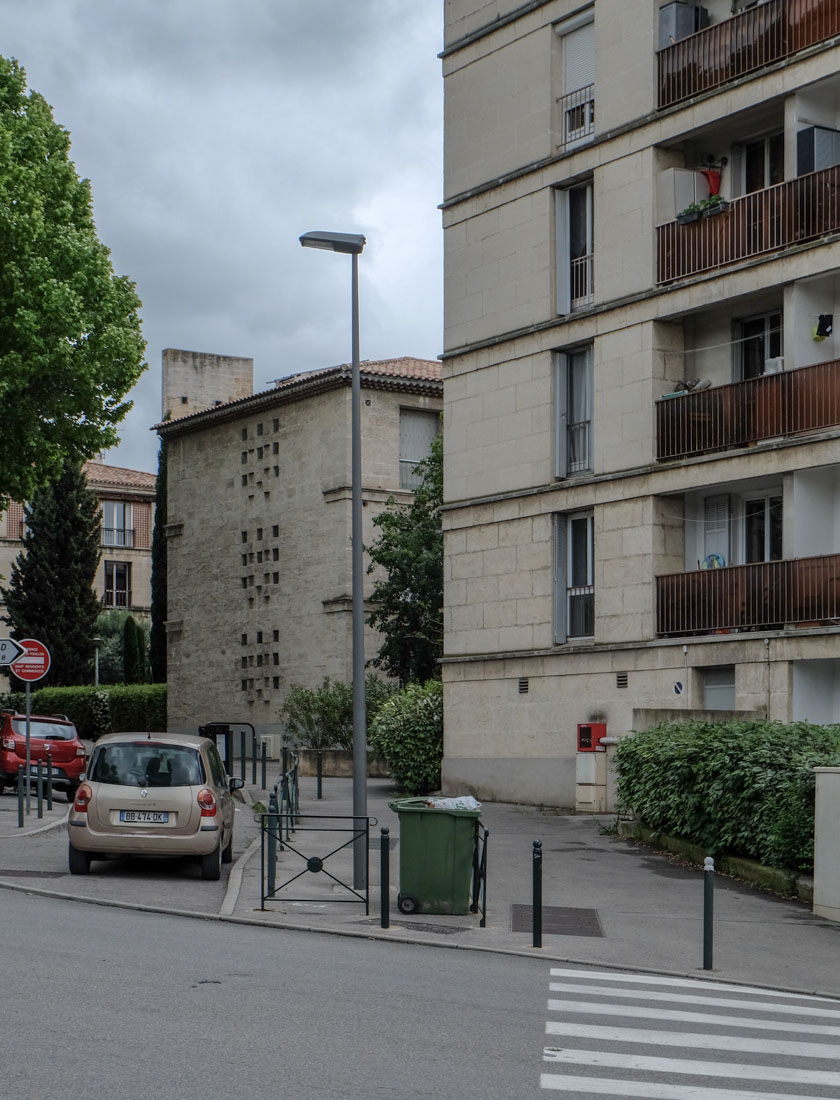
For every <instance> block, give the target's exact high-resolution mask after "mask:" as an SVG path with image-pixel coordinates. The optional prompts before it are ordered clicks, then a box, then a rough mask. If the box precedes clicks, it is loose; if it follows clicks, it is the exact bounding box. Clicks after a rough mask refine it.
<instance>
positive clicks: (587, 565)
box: [554, 512, 595, 642]
mask: <svg viewBox="0 0 840 1100" xmlns="http://www.w3.org/2000/svg"><path fill="white" fill-rule="evenodd" d="M594 556H595V539H594V521H593V515H592V513H591V512H577V513H574V514H573V515H557V516H555V517H554V640H555V642H565V641H566V640H567V639H568V638H591V637H592V636H593V635H594V633H595V587H594V581H593V576H594Z"/></svg>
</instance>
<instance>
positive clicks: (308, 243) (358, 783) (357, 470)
mask: <svg viewBox="0 0 840 1100" xmlns="http://www.w3.org/2000/svg"><path fill="white" fill-rule="evenodd" d="M300 243H301V244H302V245H303V247H304V248H323V249H326V250H327V251H328V252H342V253H345V254H347V255H349V256H350V257H351V258H352V280H351V303H352V305H351V308H352V344H353V363H352V367H353V371H352V379H351V380H352V388H351V395H352V400H351V410H350V424H351V447H350V454H351V464H350V465H351V475H350V477H351V482H350V483H351V519H352V522H351V539H352V550H353V559H352V573H351V576H352V593H353V817H354V818H357V819H358V818H366V817H367V730H366V728H365V726H366V722H365V607H364V589H363V585H364V572H363V562H362V421H361V404H362V400H361V395H362V385H361V377H360V366H359V254H360V253H361V251H362V249H363V248H364V247H365V243H366V242H365V238H364V237H363V236H362V235H361V233H325V232H323V231H315V232H312V233H304V234H303V236H302V237H301V238H300ZM353 824H354V829H358V828H359V824H360V822H359V821H358V820H357V821H354V823H353ZM366 839H367V830H365V832H364V833H363V834H360V835H359V836H357V837H356V839H355V841H354V842H353V886H354V887H355V889H357V890H364V889H365V888H366V887H367V851H366Z"/></svg>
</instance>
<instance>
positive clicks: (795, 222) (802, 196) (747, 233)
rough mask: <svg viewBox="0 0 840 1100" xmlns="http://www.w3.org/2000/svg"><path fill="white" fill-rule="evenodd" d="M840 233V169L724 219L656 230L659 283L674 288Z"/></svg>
mask: <svg viewBox="0 0 840 1100" xmlns="http://www.w3.org/2000/svg"><path fill="white" fill-rule="evenodd" d="M838 230H840V165H834V166H833V167H831V168H825V169H823V170H822V171H821V172H809V173H808V175H806V176H797V177H796V179H792V180H788V181H787V182H786V183H777V184H775V185H774V186H773V187H765V188H764V189H763V190H762V191H754V192H753V193H752V194H750V195H744V196H743V197H741V198H739V199H733V200H732V201H731V202H730V203H729V206H728V209H726V210H724V211H723V213H720V214H716V215H715V216H713V217H710V216H709V215H708V214H707V215H705V216H703V217H701V218H700V219H699V220H698V221H695V222H689V224H688V225H680V224H679V223H678V222H675V221H674V222H668V223H667V224H665V225H660V226H658V227H657V230H656V248H657V258H656V281H657V282H658V283H668V282H671V281H673V280H674V279H682V278H685V277H686V276H688V275H698V274H700V273H701V272H703V271H712V270H714V269H715V268H718V267H725V266H726V265H727V264H735V263H738V262H739V261H740V260H747V259H749V258H750V257H752V256H760V255H762V254H764V253H767V252H777V251H779V249H782V248H788V247H790V246H791V245H795V244H804V243H805V242H807V241H813V240H817V239H819V238H820V237H822V236H825V235H826V234H827V233H836V232H837V231H838Z"/></svg>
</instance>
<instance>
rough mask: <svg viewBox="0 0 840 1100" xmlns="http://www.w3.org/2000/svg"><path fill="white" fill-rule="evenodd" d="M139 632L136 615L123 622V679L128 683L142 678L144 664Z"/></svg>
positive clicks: (136, 681)
mask: <svg viewBox="0 0 840 1100" xmlns="http://www.w3.org/2000/svg"><path fill="white" fill-rule="evenodd" d="M137 634H138V631H137V623H136V622H135V621H134V617H133V616H132V615H129V616H128V618H127V619H126V620H125V622H124V623H123V636H122V660H123V680H124V681H125V683H126V684H136V683H138V682H139V680H140V679H141V675H140V673H141V672H142V666H141V663H140V662H141V657H140V647H139V645H138V641H137Z"/></svg>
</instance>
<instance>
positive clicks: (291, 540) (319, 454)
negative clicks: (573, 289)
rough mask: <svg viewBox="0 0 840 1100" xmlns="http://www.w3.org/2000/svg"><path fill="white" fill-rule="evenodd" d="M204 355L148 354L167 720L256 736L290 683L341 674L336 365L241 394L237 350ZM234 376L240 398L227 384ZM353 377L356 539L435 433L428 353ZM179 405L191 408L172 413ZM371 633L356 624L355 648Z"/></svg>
mask: <svg viewBox="0 0 840 1100" xmlns="http://www.w3.org/2000/svg"><path fill="white" fill-rule="evenodd" d="M218 358H219V363H218V371H215V370H214V364H213V359H214V357H212V356H196V355H195V353H190V352H174V351H167V352H165V353H164V412H166V411H167V410H170V411H171V412H172V414H173V415H174V417H175V418H173V419H170V420H168V421H166V422H163V423H161V424H159V425H158V426H157V430H158V431H159V432H160V435H161V438H162V439H163V440H164V442H165V444H166V447H167V468H168V478H167V485H168V516H167V526H166V534H167V557H168V591H169V603H168V621H167V669H168V683H169V723H170V726H171V728H173V729H174V728H182V727H183V728H195V726H196V725H198V724H201V723H205V722H208V721H213V720H220V721H247V722H252V723H253V724H254V725H255V726H256V727H257V729H258V730H259V731H261V732H264V733H271V732H273V731H279V729H280V728H281V726H280V724H279V722H278V717H277V710H278V706H279V704H280V703H281V702H282V700H283V698H284V697H285V694H286V692H287V690H288V688H289V686H290V685H291V684H293V683H302V684H305V685H306V686H308V687H315V686H317V685H318V684H319V683H320V682H321V681H322V679H323V678H324V676H330V677H332V678H333V679H336V680H342V681H345V682H349V681H350V679H351V669H352V660H351V657H352V637H351V618H352V616H351V603H352V601H351V546H350V530H351V515H350V496H351V481H350V467H351V460H350V440H351V425H350V404H351V390H350V382H351V371H350V368H349V366H347V365H342V366H337V367H329V368H327V369H325V370H316V371H310V372H308V373H306V374H299V375H294V376H292V377H290V378H284V379H282V380H281V381H279V382H277V383H276V384H275V385H274V386H273V387H272V388H271V389H268V390H265V391H263V392H261V393H256V394H253V393H251V392H250V390H251V371H252V364H251V360H232V359H229V358H226V357H218ZM237 364H238V366H237ZM170 368H172V369H173V370H174V372H175V374H176V375H177V377H175V378H173V374H172V370H170ZM193 376H195V378H196V380H198V381H199V382H200V393H198V394H197V393H195V392H194V391H193V390H191V388H190V381H191V379H192V378H193ZM243 385H245V386H246V388H247V391H248V392H247V395H245V396H243V395H242V394H241V392H240V393H239V395H238V396H236V397H233V395H232V392H231V391H232V390H233V391H234V392H236V391H237V390H241V387H242V386H243ZM361 388H362V405H361V419H362V498H363V505H364V539H365V542H366V543H370V542H372V541H373V539H374V538H375V536H376V532H375V529H374V527H373V523H372V521H373V518H374V516H376V515H377V513H378V512H380V511H381V510H382V508H383V507H384V506H385V504H386V502H387V500H388V499H389V497H394V499H396V500H397V501H403V502H405V503H408V502H409V501H410V500H411V493H412V490H413V487H414V486H415V484H416V480H415V475H414V467H415V466H416V464H417V462H419V461H420V460H421V459H422V458H424V457H425V456H426V455H427V454H428V450H429V447H430V445H431V441H432V439H433V437H434V435H435V434H436V433H437V431H438V430H439V425H440V409H441V405H442V382H441V370H440V364H439V363H436V362H430V361H427V360H423V359H411V358H403V359H387V360H382V361H378V362H368V361H365V362H363V363H362V366H361ZM183 399H186V400H183ZM182 405H183V406H184V407H188V408H189V409H190V410H198V411H191V413H190V414H188V415H187V416H181V417H178V409H179V407H180V406H182ZM371 580H372V578H368V579H367V581H366V583H370V581H371ZM378 646H379V642H378V636H377V635H376V634H374V633H373V632H372V631H367V634H366V639H365V648H366V655H367V657H368V658H371V657H373V656H375V654H376V651H377V649H378Z"/></svg>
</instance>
